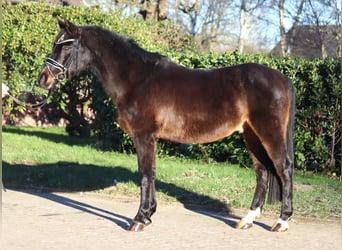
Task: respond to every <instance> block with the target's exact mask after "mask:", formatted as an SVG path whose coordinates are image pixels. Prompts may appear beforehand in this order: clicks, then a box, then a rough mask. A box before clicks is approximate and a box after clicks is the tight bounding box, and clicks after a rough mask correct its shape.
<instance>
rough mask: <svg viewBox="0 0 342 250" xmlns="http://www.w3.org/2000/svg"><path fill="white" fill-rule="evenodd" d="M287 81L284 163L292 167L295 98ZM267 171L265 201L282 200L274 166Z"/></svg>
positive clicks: (292, 88) (289, 81) (291, 85)
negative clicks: (288, 89) (267, 182)
mask: <svg viewBox="0 0 342 250" xmlns="http://www.w3.org/2000/svg"><path fill="white" fill-rule="evenodd" d="M287 82H288V84H289V86H290V92H291V93H290V97H291V104H290V110H289V119H288V122H287V132H286V149H287V150H286V151H287V156H286V164H290V166H291V168H292V173H293V168H294V141H293V140H294V138H293V137H294V126H295V113H296V100H295V91H294V87H293V83H292V82H291V80H290V79H287ZM268 171H269V173H268V178H269V184H268V198H267V203H269V204H273V203H275V202H276V201H281V200H282V188H281V181H280V178H279V177H278V175H277V173H276V171H275V169H274V168H270V169H269V170H268Z"/></svg>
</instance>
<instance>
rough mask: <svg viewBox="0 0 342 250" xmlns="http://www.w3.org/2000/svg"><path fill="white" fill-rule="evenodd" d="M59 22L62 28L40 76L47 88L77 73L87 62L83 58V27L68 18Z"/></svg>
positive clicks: (43, 85) (42, 83)
mask: <svg viewBox="0 0 342 250" xmlns="http://www.w3.org/2000/svg"><path fill="white" fill-rule="evenodd" d="M58 22H59V27H60V29H61V30H60V32H59V34H58V36H57V38H56V40H55V42H54V45H53V49H52V53H51V55H50V57H48V58H46V59H45V63H44V66H43V69H42V71H41V72H40V74H39V78H38V81H39V84H40V86H41V87H42V88H45V89H51V88H54V87H55V86H56V85H57V84H58V83H59V82H62V81H63V80H65V79H70V78H71V77H73V76H75V75H77V74H78V73H79V72H80V71H81V70H83V69H84V68H85V64H86V63H87V62H86V60H83V59H82V58H81V56H84V53H83V52H84V51H83V50H84V49H83V48H82V44H81V33H82V32H81V29H80V28H79V27H77V26H76V25H74V24H72V23H71V22H69V21H67V20H65V21H60V20H59V21H58Z"/></svg>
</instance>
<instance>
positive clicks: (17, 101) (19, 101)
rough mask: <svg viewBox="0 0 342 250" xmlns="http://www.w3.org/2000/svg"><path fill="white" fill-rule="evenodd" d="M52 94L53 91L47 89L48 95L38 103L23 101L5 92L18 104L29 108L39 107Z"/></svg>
mask: <svg viewBox="0 0 342 250" xmlns="http://www.w3.org/2000/svg"><path fill="white" fill-rule="evenodd" d="M52 94H53V91H51V90H49V94H48V96H47V97H46V98H45V99H43V100H42V101H41V102H39V103H35V104H31V103H27V102H23V101H21V100H19V99H18V98H16V97H14V96H12V95H11V94H9V93H7V95H8V96H9V97H11V98H12V99H13V101H14V102H16V103H17V104H19V105H21V106H26V107H29V108H32V109H40V108H42V107H43V106H44V105H45V104H46V103H47V101H48V99H49V98H50V97H51V96H52Z"/></svg>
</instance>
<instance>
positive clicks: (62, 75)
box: [45, 37, 79, 82]
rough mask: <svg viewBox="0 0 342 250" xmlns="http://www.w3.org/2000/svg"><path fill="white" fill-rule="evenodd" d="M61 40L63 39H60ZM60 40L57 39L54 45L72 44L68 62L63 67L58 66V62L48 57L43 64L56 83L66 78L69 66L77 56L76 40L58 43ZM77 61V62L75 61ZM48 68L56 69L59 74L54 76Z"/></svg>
mask: <svg viewBox="0 0 342 250" xmlns="http://www.w3.org/2000/svg"><path fill="white" fill-rule="evenodd" d="M62 38H63V37H62ZM60 40H61V39H59V40H58V41H57V42H56V43H55V45H60V44H65V43H70V42H72V43H73V47H74V48H73V50H72V52H71V54H70V56H69V58H68V60H67V61H66V62H65V65H62V64H60V63H59V62H57V61H56V60H54V59H52V58H51V57H48V58H46V59H45V64H46V67H47V69H48V71H49V73H50V74H51V75H52V76H53V78H54V79H55V80H56V81H58V82H62V81H64V80H65V79H66V78H67V74H68V68H69V66H70V65H71V63H72V61H73V59H74V58H77V54H78V43H79V41H78V39H67V40H63V41H60ZM76 61H77V60H76ZM50 67H53V68H55V69H58V70H59V72H58V73H57V74H54V73H53V72H52V70H51V68H50Z"/></svg>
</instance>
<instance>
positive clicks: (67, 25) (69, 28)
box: [58, 20, 81, 36]
mask: <svg viewBox="0 0 342 250" xmlns="http://www.w3.org/2000/svg"><path fill="white" fill-rule="evenodd" d="M58 24H59V27H60V28H61V29H65V30H66V32H67V33H69V34H70V35H74V36H75V35H76V36H78V35H80V33H81V32H80V29H79V28H78V27H77V26H76V25H75V24H73V23H72V22H70V21H68V20H64V21H62V20H58Z"/></svg>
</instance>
